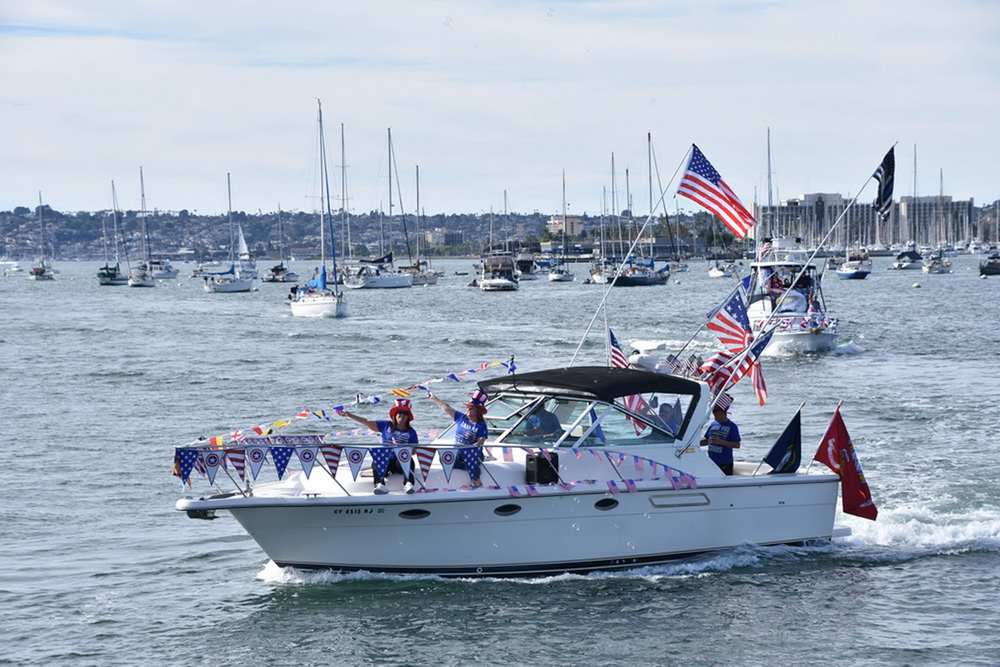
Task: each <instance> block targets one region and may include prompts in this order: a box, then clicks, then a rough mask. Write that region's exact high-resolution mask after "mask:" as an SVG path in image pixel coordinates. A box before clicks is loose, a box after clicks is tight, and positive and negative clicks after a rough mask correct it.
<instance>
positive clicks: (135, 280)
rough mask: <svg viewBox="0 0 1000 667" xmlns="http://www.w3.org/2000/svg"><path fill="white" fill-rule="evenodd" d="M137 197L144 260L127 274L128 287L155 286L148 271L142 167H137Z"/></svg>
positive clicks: (144, 186) (146, 226)
mask: <svg viewBox="0 0 1000 667" xmlns="http://www.w3.org/2000/svg"><path fill="white" fill-rule="evenodd" d="M139 197H140V202H141V204H140V215H141V216H142V254H143V257H144V260H143V261H142V262H140V263H139V264H137V265H136V266H135V267H134V268H133V269H132V270H131V271H129V276H128V286H129V287H156V281H155V280H154V279H153V274H152V273H150V271H149V260H150V252H149V221H148V220H147V218H146V184H145V182H144V181H143V178H142V167H139Z"/></svg>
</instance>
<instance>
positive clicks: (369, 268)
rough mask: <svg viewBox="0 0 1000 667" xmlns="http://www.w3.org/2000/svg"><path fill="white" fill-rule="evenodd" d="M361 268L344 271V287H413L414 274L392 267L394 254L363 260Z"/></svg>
mask: <svg viewBox="0 0 1000 667" xmlns="http://www.w3.org/2000/svg"><path fill="white" fill-rule="evenodd" d="M361 261H362V262H363V263H362V264H361V265H360V266H356V267H351V268H348V269H345V271H344V287H349V288H351V289H396V288H400V287H412V286H413V274H412V273H407V272H406V271H399V270H397V269H396V268H395V267H393V265H392V253H391V252H390V253H389V254H388V255H386V256H384V257H380V258H379V259H375V260H371V261H367V260H361Z"/></svg>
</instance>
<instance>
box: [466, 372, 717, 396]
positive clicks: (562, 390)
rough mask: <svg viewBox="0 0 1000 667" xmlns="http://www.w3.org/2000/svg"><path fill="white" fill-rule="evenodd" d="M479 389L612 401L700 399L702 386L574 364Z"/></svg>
mask: <svg viewBox="0 0 1000 667" xmlns="http://www.w3.org/2000/svg"><path fill="white" fill-rule="evenodd" d="M479 388H480V389H482V390H483V391H485V392H486V393H487V394H488V395H490V396H493V395H494V394H498V393H501V392H503V393H522V394H559V395H563V396H573V397H576V398H581V399H591V400H594V399H596V400H599V401H605V402H607V403H611V402H612V401H614V400H615V399H616V398H622V397H625V396H632V395H635V394H651V393H658V394H659V393H663V394H687V395H690V396H693V397H695V400H697V399H698V397H699V396H700V395H701V388H702V385H701V384H700V383H698V382H695V381H694V380H688V379H685V378H680V377H677V376H674V375H662V374H660V373H650V372H649V371H640V370H635V369H632V368H613V367H608V366H573V367H571V368H558V369H553V370H547V371H538V372H535V373H523V374H514V375H506V376H504V377H500V378H494V379H492V380H483V381H482V382H480V383H479Z"/></svg>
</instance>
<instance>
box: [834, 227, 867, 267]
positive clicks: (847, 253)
mask: <svg viewBox="0 0 1000 667" xmlns="http://www.w3.org/2000/svg"><path fill="white" fill-rule="evenodd" d="M836 271H837V278H838V279H840V280H864V279H865V278H867V277H868V275H869V274H870V273H871V272H872V260H871V258H870V257H869V256H868V251H867V250H865V249H864V248H862V247H861V244H860V243H858V244H855V245H854V246H852V245H851V226H850V222H848V225H847V241H846V243H844V261H843V262H842V263H841V264H840V266H838V267H837V269H836Z"/></svg>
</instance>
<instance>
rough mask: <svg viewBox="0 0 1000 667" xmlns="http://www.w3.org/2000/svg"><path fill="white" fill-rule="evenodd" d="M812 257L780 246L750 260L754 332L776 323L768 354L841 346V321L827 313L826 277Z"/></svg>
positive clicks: (750, 313)
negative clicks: (824, 294)
mask: <svg viewBox="0 0 1000 667" xmlns="http://www.w3.org/2000/svg"><path fill="white" fill-rule="evenodd" d="M808 259H809V258H808V255H807V253H806V252H805V251H802V250H786V249H780V248H777V247H775V248H774V249H772V250H769V251H768V252H767V253H766V254H765V255H764V256H763V258H762V259H761V260H760V261H757V262H753V263H751V264H750V288H749V290H748V304H747V316H748V317H749V319H750V325H751V327H752V329H753V332H754V333H755V334H757V333H760V332H761V331H764V330H765V329H767V328H770V326H771V324H776V325H777V328H776V329H775V332H774V335H773V336H772V338H771V344H770V345H769V346H768V348H767V352H771V351H772V350H774V351H778V352H781V351H785V352H810V353H811V352H827V351H830V350H832V349H834V348H835V347H836V345H837V337H838V333H837V328H838V326H839V321H838V320H837V319H836V318H833V317H830V316H829V315H828V313H827V308H826V300H825V298H824V296H823V287H822V275H821V274H820V272H819V271H817V270H816V266H815V264H812V263H811V262H809V261H808ZM767 352H765V354H766V353H767Z"/></svg>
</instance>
